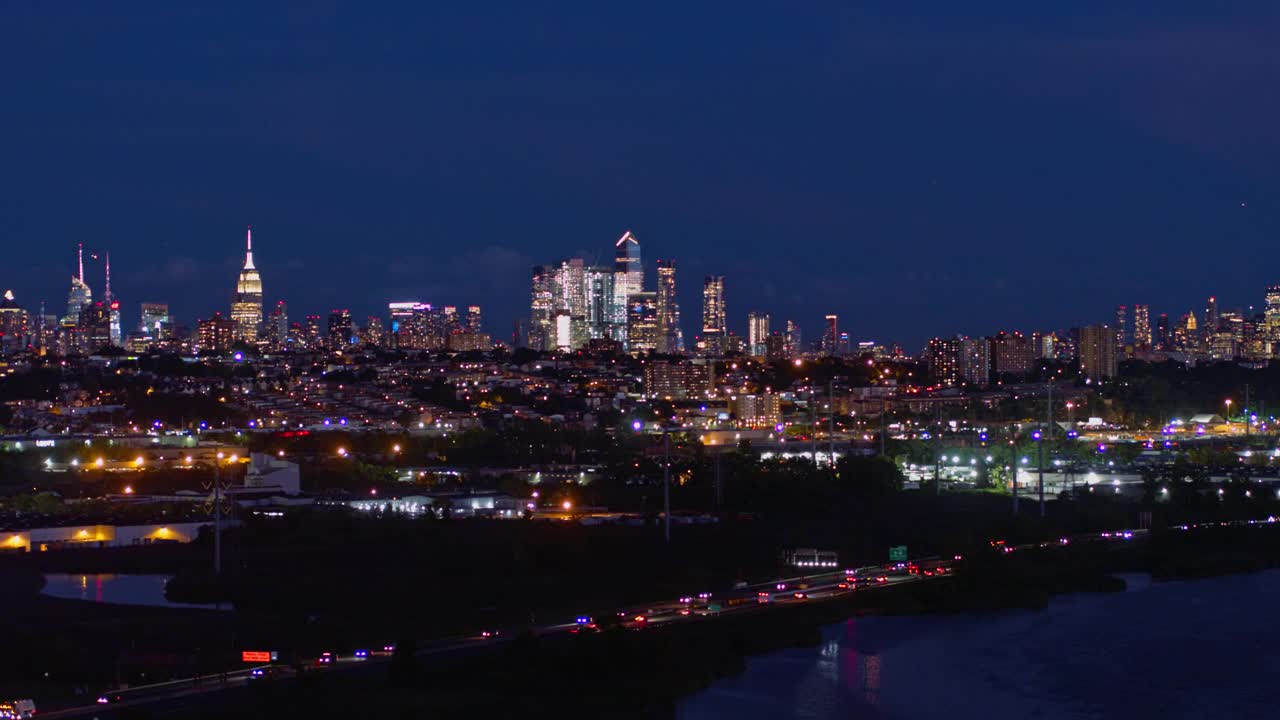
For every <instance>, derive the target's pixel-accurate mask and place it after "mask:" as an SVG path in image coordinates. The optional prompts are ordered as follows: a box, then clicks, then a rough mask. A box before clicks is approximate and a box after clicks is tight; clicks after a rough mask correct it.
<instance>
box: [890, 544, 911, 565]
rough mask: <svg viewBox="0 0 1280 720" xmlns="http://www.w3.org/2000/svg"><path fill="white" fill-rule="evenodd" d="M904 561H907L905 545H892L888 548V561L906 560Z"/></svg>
mask: <svg viewBox="0 0 1280 720" xmlns="http://www.w3.org/2000/svg"><path fill="white" fill-rule="evenodd" d="M906 561H907V546H906V545H894V546H893V547H891V548H889V562H906Z"/></svg>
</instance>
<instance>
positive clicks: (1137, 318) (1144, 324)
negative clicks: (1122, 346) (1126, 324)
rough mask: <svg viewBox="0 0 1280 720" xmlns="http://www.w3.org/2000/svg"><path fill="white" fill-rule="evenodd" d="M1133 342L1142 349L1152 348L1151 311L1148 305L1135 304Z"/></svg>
mask: <svg viewBox="0 0 1280 720" xmlns="http://www.w3.org/2000/svg"><path fill="white" fill-rule="evenodd" d="M1133 344H1134V346H1135V347H1137V348H1139V349H1142V350H1149V349H1151V311H1150V310H1149V309H1148V308H1147V306H1146V305H1134V306H1133Z"/></svg>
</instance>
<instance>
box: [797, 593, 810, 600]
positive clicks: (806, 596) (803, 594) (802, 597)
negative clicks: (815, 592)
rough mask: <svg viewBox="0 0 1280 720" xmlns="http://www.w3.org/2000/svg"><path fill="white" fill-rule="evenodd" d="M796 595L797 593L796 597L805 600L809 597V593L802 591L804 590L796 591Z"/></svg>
mask: <svg viewBox="0 0 1280 720" xmlns="http://www.w3.org/2000/svg"><path fill="white" fill-rule="evenodd" d="M794 595H795V598H796V599H797V600H804V599H805V598H808V597H809V596H808V595H806V594H805V593H802V592H797V593H794Z"/></svg>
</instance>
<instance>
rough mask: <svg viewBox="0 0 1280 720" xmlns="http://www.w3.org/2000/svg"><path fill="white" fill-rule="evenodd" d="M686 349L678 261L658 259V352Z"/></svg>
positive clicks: (675, 351)
mask: <svg viewBox="0 0 1280 720" xmlns="http://www.w3.org/2000/svg"><path fill="white" fill-rule="evenodd" d="M681 350H684V339H683V337H682V336H681V332H680V305H679V303H677V302H676V261H675V260H659V261H658V352H660V353H677V352H680V351H681Z"/></svg>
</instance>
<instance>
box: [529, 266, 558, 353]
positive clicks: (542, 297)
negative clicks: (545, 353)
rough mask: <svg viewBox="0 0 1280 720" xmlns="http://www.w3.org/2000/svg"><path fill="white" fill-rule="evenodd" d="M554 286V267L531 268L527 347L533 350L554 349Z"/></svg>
mask: <svg viewBox="0 0 1280 720" xmlns="http://www.w3.org/2000/svg"><path fill="white" fill-rule="evenodd" d="M555 285H556V272H555V268H554V267H550V266H547V265H534V266H533V293H532V298H531V300H530V303H529V347H531V348H533V349H534V350H554V349H555V337H556V328H555V323H556V319H555V311H556V303H555V294H556V293H555Z"/></svg>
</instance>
